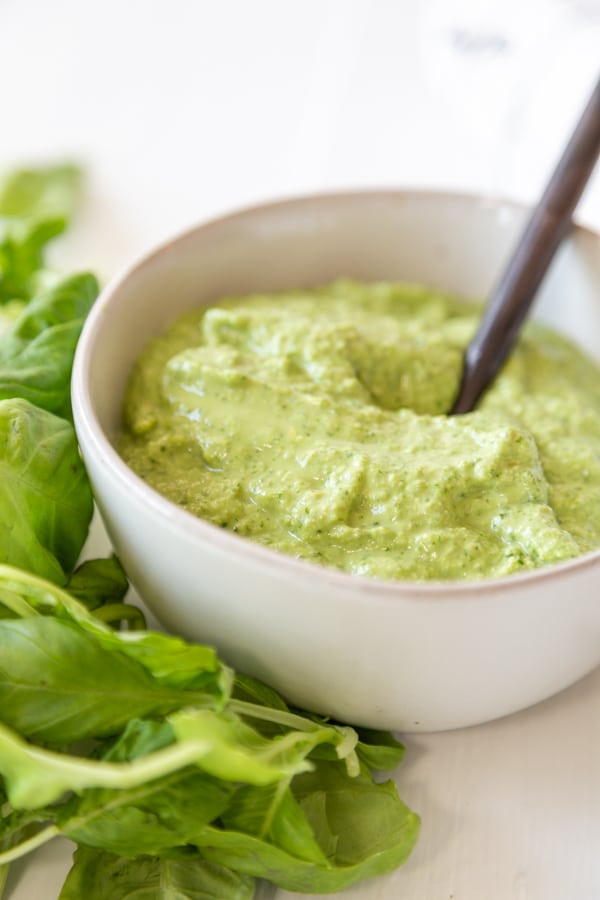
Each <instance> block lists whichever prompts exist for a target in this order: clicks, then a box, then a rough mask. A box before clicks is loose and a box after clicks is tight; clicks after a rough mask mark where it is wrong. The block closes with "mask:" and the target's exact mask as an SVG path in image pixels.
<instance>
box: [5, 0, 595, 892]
mask: <svg viewBox="0 0 600 900" xmlns="http://www.w3.org/2000/svg"><path fill="white" fill-rule="evenodd" d="M599 68H600V0H529V2H523V0H504V2H503V3H501V4H500V3H497V0H422V2H421V3H417V2H413V0H396V2H392V0H388V2H386V0H303V2H296V3H282V2H277V0H253V2H252V3H248V2H244V0H221V2H220V3H215V2H212V0H129V2H122V0H103V2H102V3H100V2H98V3H91V2H90V3H82V2H78V0H53V2H52V3H44V2H43V0H37V2H36V0H0V77H1V82H0V83H1V85H2V92H1V95H0V96H1V100H0V103H1V121H2V126H1V140H0V168H2V169H6V168H8V167H10V166H12V165H14V164H21V163H23V162H32V163H35V162H37V161H41V160H44V161H45V160H49V159H61V160H62V159H64V158H65V157H68V158H72V159H75V160H77V161H80V162H81V163H82V164H83V165H84V166H85V167H86V169H87V172H88V182H87V184H88V190H87V194H88V196H87V198H86V204H85V208H84V210H83V212H82V214H81V216H80V220H79V222H78V223H77V227H76V229H75V231H74V233H73V235H72V236H71V237H70V238H68V239H67V240H66V241H64V242H63V244H62V246H61V248H60V249H57V254H56V255H57V259H58V261H59V262H61V263H63V264H64V265H66V266H69V267H75V266H78V267H81V268H91V269H93V270H95V271H97V272H98V273H99V274H100V276H101V277H103V278H106V277H108V276H110V275H111V274H113V273H114V272H115V271H116V270H117V269H118V268H120V267H121V266H123V265H124V264H126V263H127V262H128V261H130V260H131V259H132V257H134V256H135V255H137V254H138V253H140V252H142V251H143V250H145V249H146V248H147V247H148V246H149V245H150V244H152V243H155V242H157V241H159V240H160V239H162V238H163V237H165V236H167V235H169V234H171V233H172V232H173V231H176V230H178V229H181V228H183V227H185V226H186V225H188V224H191V223H193V222H196V221H199V220H201V219H206V218H209V217H210V216H212V215H215V214H217V213H221V212H224V211H227V210H229V209H231V208H232V207H237V206H240V205H245V204H248V203H251V202H255V201H257V202H258V201H262V200H265V199H270V198H273V197H276V196H281V195H289V194H295V193H299V192H305V191H311V190H322V189H332V188H342V187H343V188H346V187H358V186H386V185H393V186H399V185H401V186H424V187H428V186H432V187H437V188H452V189H461V190H474V191H484V192H490V193H500V194H506V195H508V196H511V197H516V198H517V199H522V200H525V201H533V200H534V199H535V197H536V196H537V195H538V193H539V191H540V189H541V187H542V186H543V183H544V181H545V179H546V177H547V176H548V174H549V172H550V170H551V168H552V166H553V164H554V162H555V161H556V159H557V157H558V154H559V152H560V150H561V147H562V144H563V142H564V140H565V139H566V136H567V133H568V131H569V129H570V127H571V126H572V124H573V123H574V121H575V118H576V116H577V114H578V112H579V110H580V108H581V106H582V105H583V103H584V102H585V99H586V96H587V93H588V91H589V90H590V88H591V85H592V83H593V81H594V79H595V77H596V74H597V71H598V69H599ZM579 218H580V219H581V220H582V221H583V222H585V223H586V224H591V225H593V226H595V227H596V228H598V229H600V171H599V172H598V173H597V174H596V176H595V178H594V179H593V181H592V182H591V184H590V186H589V188H588V191H587V193H586V195H585V197H584V199H583V201H582V204H581V206H580V210H579ZM599 589H600V585H599ZM599 594H600V590H599ZM599 602H600V597H599ZM598 640H600V634H599V635H598ZM406 744H407V755H406V761H405V762H404V764H403V765H402V767H401V768H400V769H399V770H398V772H397V780H398V783H399V785H400V789H401V794H402V796H403V797H404V798H405V799H406V801H407V802H408V803H410V804H411V805H412V806H413V808H415V809H416V810H417V811H418V812H419V813H420V814H421V816H422V819H423V827H422V835H421V838H420V841H419V844H418V846H417V848H416V850H415V851H414V854H413V856H412V857H411V859H410V860H409V862H408V863H407V864H406V865H405V866H404V867H403V868H402V869H400V870H399V871H398V872H396V873H394V874H393V875H391V876H389V877H386V878H382V879H380V880H376V881H373V882H371V883H368V884H365V885H363V886H360V887H357V888H354V889H351V890H349V891H348V892H347V894H346V895H345V896H347V897H348V898H353V900H376V898H390V900H395V898H399V900H400V898H407V900H408V898H409V900H598V898H600V670H599V671H596V672H595V673H593V674H592V675H591V676H589V677H588V678H586V679H585V680H584V681H582V682H580V683H579V684H577V685H575V686H574V687H572V688H570V689H569V690H567V691H565V692H564V693H563V694H561V695H560V696H557V697H554V698H553V699H550V700H548V701H546V702H545V703H542V704H540V705H539V706H537V707H535V708H533V709H530V710H527V711H525V712H522V713H519V714H517V715H513V716H511V717H509V718H506V719H503V720H500V721H497V722H493V723H490V724H487V725H482V726H479V727H476V728H471V729H467V730H463V731H455V732H448V733H444V734H432V735H426V736H423V735H419V736H410V735H408V736H406ZM68 856H69V847H68V845H67V844H66V843H64V844H61V843H57V844H55V845H52V846H50V847H46V848H44V850H43V851H41V852H39V853H38V854H36V855H35V856H34V857H32V858H31V859H30V860H28V862H27V864H26V865H25V866H18V867H16V869H15V872H14V873H13V875H12V876H11V881H10V887H11V891H10V894H9V896H10V898H11V900H31V898H33V897H35V898H36V900H54V898H56V897H57V895H58V892H59V889H60V884H61V882H62V879H63V877H64V872H65V869H66V867H67V866H68ZM291 896H292V895H291V894H287V893H285V892H279V893H278V894H277V898H278V900H282V898H284V897H291ZM107 900H110V898H107Z"/></svg>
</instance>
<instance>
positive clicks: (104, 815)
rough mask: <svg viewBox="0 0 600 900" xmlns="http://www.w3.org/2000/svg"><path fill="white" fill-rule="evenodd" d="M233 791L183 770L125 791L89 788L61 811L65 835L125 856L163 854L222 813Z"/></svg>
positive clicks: (192, 772)
mask: <svg viewBox="0 0 600 900" xmlns="http://www.w3.org/2000/svg"><path fill="white" fill-rule="evenodd" d="M232 790H233V788H232V787H231V785H228V784H226V783H224V782H222V781H219V780H218V779H216V778H210V777H209V776H207V775H203V774H202V773H200V772H197V771H194V770H190V769H189V768H188V769H185V770H182V771H179V772H175V773H173V774H171V775H168V776H166V777H165V778H160V779H155V780H154V781H149V782H147V783H145V784H141V785H139V786H138V787H135V788H129V789H126V790H97V789H96V790H88V791H84V793H83V796H82V797H81V798H79V797H76V796H74V797H72V798H71V799H70V800H69V801H68V802H67V803H66V804H65V805H64V808H63V809H62V810H61V817H60V819H59V824H60V825H61V832H62V834H63V835H64V836H65V837H68V838H70V839H71V840H73V841H76V842H77V843H81V844H86V845H88V846H93V847H99V848H102V849H104V850H109V851H111V852H112V853H119V854H121V855H123V856H138V855H140V854H144V853H149V854H160V853H164V852H165V851H166V850H168V849H170V848H173V847H177V846H181V845H184V844H187V843H188V840H189V836H190V835H191V834H194V833H195V832H196V831H197V830H198V829H199V828H202V827H203V826H204V825H207V824H208V823H209V822H211V821H212V820H213V819H215V818H217V817H218V816H220V815H221V813H222V812H223V811H224V810H225V809H226V808H227V804H228V801H229V797H230V795H231V792H232Z"/></svg>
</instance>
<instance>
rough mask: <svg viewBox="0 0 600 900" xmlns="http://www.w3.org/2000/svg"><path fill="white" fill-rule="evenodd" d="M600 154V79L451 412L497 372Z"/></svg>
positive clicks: (485, 322) (491, 306) (497, 295)
mask: <svg viewBox="0 0 600 900" xmlns="http://www.w3.org/2000/svg"><path fill="white" fill-rule="evenodd" d="M599 153H600V79H599V80H598V83H597V84H596V87H595V89H594V92H593V94H592V96H591V97H590V100H589V102H588V104H587V106H586V107H585V109H584V111H583V114H582V116H581V118H580V120H579V122H578V124H577V126H576V128H575V131H574V132H573V135H572V137H571V139H570V141H569V143H568V144H567V147H566V149H565V151H564V153H563V155H562V157H561V159H560V161H559V163H558V165H557V167H556V169H555V170H554V173H553V175H552V177H551V179H550V181H549V182H548V185H547V187H546V189H545V191H544V193H543V194H542V197H541V199H540V202H539V203H538V205H537V207H536V208H535V210H534V212H533V215H532V216H531V218H530V220H529V223H528V224H527V227H526V228H525V231H524V233H523V235H522V237H521V239H520V241H519V243H518V245H517V248H516V251H515V252H514V254H513V256H512V258H511V260H510V262H509V264H508V266H507V268H506V269H505V270H504V274H503V275H502V277H501V279H500V281H499V283H498V285H497V286H496V289H495V291H494V292H493V294H492V296H491V298H490V301H489V303H488V305H487V307H486V309H485V312H484V314H483V317H482V320H481V324H480V326H479V329H478V331H477V333H476V335H475V337H474V338H473V340H472V341H471V343H470V344H469V346H468V347H467V350H466V353H465V359H464V365H463V375H462V381H461V385H460V389H459V392H458V396H457V398H456V400H455V401H454V406H453V407H452V410H451V415H455V414H457V413H465V412H469V411H470V410H471V409H473V407H474V406H475V404H476V403H477V401H478V400H479V397H480V396H481V394H482V393H483V391H484V390H485V389H486V387H487V386H488V385H489V383H490V382H491V380H492V379H493V378H494V376H495V375H496V373H497V371H498V369H499V368H500V366H501V365H502V363H503V362H504V360H505V359H506V357H507V355H508V353H509V352H510V350H511V347H512V345H513V343H514V341H515V340H516V337H517V334H518V332H519V328H520V326H521V323H522V322H523V319H524V318H525V316H526V314H527V311H528V309H529V307H530V305H531V302H532V300H533V298H534V296H535V293H536V291H537V289H538V287H539V285H540V283H541V281H542V279H543V277H544V275H545V273H546V270H547V269H548V267H549V265H550V263H551V261H552V258H553V256H554V254H555V252H556V250H557V248H558V246H559V244H560V242H561V241H562V239H563V238H564V236H565V234H566V232H567V230H568V229H569V226H570V224H571V215H572V213H573V210H574V209H575V207H576V205H577V202H578V200H579V198H580V196H581V194H582V192H583V189H584V187H585V185H586V183H587V181H588V179H589V177H590V175H591V173H592V170H593V168H594V165H595V163H596V160H597V158H598V154H599Z"/></svg>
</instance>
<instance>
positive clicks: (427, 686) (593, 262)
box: [73, 190, 600, 731]
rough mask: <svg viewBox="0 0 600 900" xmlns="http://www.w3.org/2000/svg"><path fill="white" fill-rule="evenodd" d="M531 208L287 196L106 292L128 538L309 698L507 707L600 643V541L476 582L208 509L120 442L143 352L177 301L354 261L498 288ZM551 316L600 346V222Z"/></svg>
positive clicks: (569, 262) (464, 716)
mask: <svg viewBox="0 0 600 900" xmlns="http://www.w3.org/2000/svg"><path fill="white" fill-rule="evenodd" d="M525 216H526V211H525V210H524V209H522V208H520V207H518V206H515V205H511V204H510V203H507V202H503V201H500V200H497V199H492V198H487V197H481V196H461V195H450V194H443V193H428V192H411V191H400V190H398V191H379V192H378V191H375V192H355V193H346V194H338V195H322V196H310V197H303V198H296V199H290V200H284V201H281V202H276V203H271V204H267V205H263V206H260V207H256V208H253V209H246V210H242V211H240V212H236V213H234V214H232V215H229V216H226V217H224V218H220V219H218V220H216V221H212V222H208V223H207V224H202V225H200V226H199V227H197V228H194V229H192V230H190V231H187V232H186V233H184V234H182V235H180V236H178V237H176V238H175V239H173V240H171V241H169V242H168V243H166V244H165V245H164V246H161V247H159V248H158V249H157V250H155V251H154V252H152V253H150V255H148V256H146V257H145V258H144V259H142V260H141V261H140V262H137V263H136V264H135V265H133V267H132V268H130V269H128V271H126V272H125V273H124V274H123V275H121V277H119V278H117V279H116V280H115V281H113V282H112V283H111V284H110V285H109V286H108V287H107V288H106V289H105V290H104V291H103V293H102V295H101V296H100V298H99V300H98V301H97V303H96V305H95V307H94V309H93V311H92V313H91V315H90V317H89V319H88V321H87V323H86V326H85V329H84V332H83V335H82V337H81V340H80V343H79V348H78V351H77V356H76V360H75V366H74V373H73V409H74V416H75V424H76V428H77V433H78V436H79V441H80V444H81V450H82V453H83V456H84V459H85V462H86V465H87V467H88V471H89V475H90V478H91V480H92V484H93V487H94V491H95V496H96V500H97V505H98V507H99V510H100V512H101V515H102V517H103V519H104V522H105V525H106V528H107V531H108V533H109V535H110V538H111V540H112V543H113V545H114V547H115V550H116V552H117V554H118V555H119V557H120V558H121V560H122V561H123V564H124V565H125V568H126V570H127V572H128V574H129V576H130V578H131V581H132V583H133V584H134V586H135V587H136V589H137V591H138V592H139V594H140V595H141V597H142V598H143V599H144V601H145V603H146V604H147V605H148V607H149V608H150V609H151V610H152V612H153V613H154V614H155V615H156V617H157V618H158V619H159V620H160V622H162V624H163V625H164V626H165V627H166V628H167V629H169V630H171V631H173V632H177V633H180V634H182V635H184V636H186V637H187V638H190V639H195V640H198V641H201V642H206V643H210V644H213V645H214V646H216V647H217V648H218V650H219V651H220V653H221V654H222V656H223V658H224V659H225V660H226V661H227V662H229V663H230V664H231V665H233V666H235V667H236V668H238V669H239V670H240V671H244V672H247V673H250V674H253V675H255V676H258V677H260V678H262V679H264V680H265V681H266V682H268V683H269V684H271V685H273V686H274V687H276V688H278V689H279V690H280V691H281V692H282V693H283V694H284V695H285V696H286V697H287V698H288V700H289V701H290V702H292V703H293V704H296V705H299V706H302V707H305V708H307V709H311V710H315V711H317V712H322V713H327V714H331V715H333V716H335V717H336V718H338V719H341V720H343V721H347V722H352V723H355V724H362V725H366V726H371V727H381V728H392V729H399V730H403V731H418V730H428V731H430V730H440V729H448V728H455V727H458V726H465V725H471V724H475V723H479V722H482V721H485V720H488V719H492V718H495V717H498V716H502V715H506V714H508V713H511V712H513V711H516V710H518V709H522V708H524V707H527V706H528V705H530V704H533V703H536V702H537V701H539V700H542V699H543V698H545V697H548V696H550V695H551V694H553V693H555V692H557V691H560V690H561V689H562V688H565V687H566V686H567V685H569V684H571V683H572V682H574V681H576V680H577V679H579V678H581V677H582V676H583V675H584V674H586V673H587V672H589V671H590V670H591V669H592V668H593V667H595V666H596V665H597V664H598V663H599V662H600V602H599V600H598V593H599V588H600V553H591V554H588V555H586V556H583V557H581V558H579V559H575V560H572V561H569V562H565V563H562V564H559V565H554V566H551V567H549V568H545V569H542V570H538V571H533V572H530V573H528V574H523V575H516V576H512V577H508V578H503V579H497V580H487V581H477V582H466V583H442V584H440V583H409V582H385V581H377V580H373V579H367V578H363V577H357V576H354V575H348V574H344V573H341V572H338V571H334V570H331V569H328V568H322V567H319V566H317V565H314V564H310V563H305V562H300V561H297V560H294V559H292V558H290V557H288V556H285V555H283V554H279V553H277V552H274V551H272V550H269V549H267V548H265V547H262V546H260V545H258V544H255V543H253V542H251V541H250V540H247V539H244V538H240V537H238V536H236V535H235V534H233V533H229V532H226V531H223V530H222V529H220V528H218V527H216V526H213V525H211V524H209V523H207V522H205V521H202V520H201V519H197V518H195V517H194V516H192V515H191V514H189V513H186V512H184V511H183V510H181V509H179V508H178V507H176V506H175V505H174V504H172V503H171V502H170V501H168V500H166V499H164V498H163V497H161V496H159V495H158V494H157V493H156V492H155V491H153V490H152V489H151V488H150V487H148V486H147V485H146V484H145V483H144V482H143V481H142V480H140V479H139V478H138V477H137V476H136V475H134V473H133V472H132V471H131V470H130V469H129V468H128V467H127V466H126V465H125V463H124V462H123V461H122V460H121V459H120V457H119V455H118V453H117V451H116V450H115V443H116V441H117V436H118V433H119V426H120V421H121V407H122V401H123V394H124V390H125V385H126V382H127V378H128V375H129V373H130V370H131V367H132V365H133V363H134V360H135V359H136V357H137V356H138V355H139V354H140V351H141V350H142V348H143V346H144V344H145V343H146V342H147V341H148V339H149V338H151V337H153V336H154V335H157V334H159V333H161V332H162V331H163V330H164V329H165V327H166V326H167V325H168V323H169V322H170V321H171V320H172V319H173V318H174V317H176V316H177V315H178V314H179V313H182V312H183V311H185V310H187V309H189V308H190V307H194V306H198V305H201V304H206V303H208V302H210V301H214V300H217V299H219V298H220V297H221V296H223V295H227V294H245V293H249V292H252V291H270V290H277V289H283V288H289V287H296V286H299V285H303V286H310V285H317V284H320V283H324V282H327V281H330V280H332V279H334V278H337V277H339V276H349V277H353V278H358V279H365V280H378V279H389V280H400V281H413V282H421V283H424V284H428V285H430V286H432V287H437V288H442V289H446V290H449V291H452V292H456V293H459V294H462V295H464V296H467V297H477V298H483V297H485V296H486V295H487V294H488V293H489V291H490V289H491V287H492V285H493V283H494V281H495V279H496V277H497V275H498V273H499V271H500V269H501V267H502V265H503V263H504V261H505V260H506V258H507V255H508V253H509V251H510V249H511V247H512V245H513V243H514V241H515V240H516V238H517V237H518V235H519V233H520V230H521V228H522V226H523V223H524V221H525ZM535 315H536V317H538V318H541V319H543V320H545V321H547V322H549V323H550V324H552V325H553V326H555V327H557V328H559V329H561V330H562V331H563V332H566V333H567V334H569V335H570V336H571V337H573V338H574V339H575V340H576V341H578V342H579V343H580V345H581V346H582V347H583V348H584V349H586V350H587V351H588V352H590V353H591V354H593V355H596V356H598V355H599V352H600V238H599V237H598V236H595V235H594V234H592V233H590V232H588V231H586V230H584V229H581V228H576V229H575V230H574V232H573V234H572V236H571V237H570V238H569V240H568V241H567V243H566V244H565V246H564V247H563V248H562V250H561V251H560V254H559V256H558V258H557V259H556V261H555V263H554V265H553V267H552V270H551V272H550V273H549V275H548V277H547V279H546V281H545V284H544V285H543V288H542V290H541V292H540V296H539V298H538V300H537V302H536V307H535Z"/></svg>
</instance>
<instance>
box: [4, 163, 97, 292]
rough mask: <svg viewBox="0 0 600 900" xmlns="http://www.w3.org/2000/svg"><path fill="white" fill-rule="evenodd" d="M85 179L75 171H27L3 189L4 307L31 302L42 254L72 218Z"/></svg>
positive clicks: (60, 168) (11, 178) (59, 168)
mask: <svg viewBox="0 0 600 900" xmlns="http://www.w3.org/2000/svg"><path fill="white" fill-rule="evenodd" d="M80 182H81V174H80V172H79V169H77V168H76V167H75V166H69V165H67V166H52V167H49V168H46V169H33V170H32V169H24V170H21V171H17V172H14V173H12V174H11V175H10V176H9V177H8V178H7V179H6V180H5V182H4V184H3V185H2V187H1V188H0V303H5V302H8V301H11V300H15V299H23V300H29V299H30V298H31V297H32V296H33V295H34V293H35V292H36V290H37V288H38V286H39V283H40V279H41V276H42V275H43V267H44V250H45V247H46V244H47V243H48V242H49V241H50V240H52V238H54V237H56V236H57V235H59V234H61V233H62V232H63V231H64V230H65V228H66V226H67V224H68V222H69V219H70V218H71V216H72V214H73V211H74V208H75V203H76V200H77V196H78V194H79V188H80Z"/></svg>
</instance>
